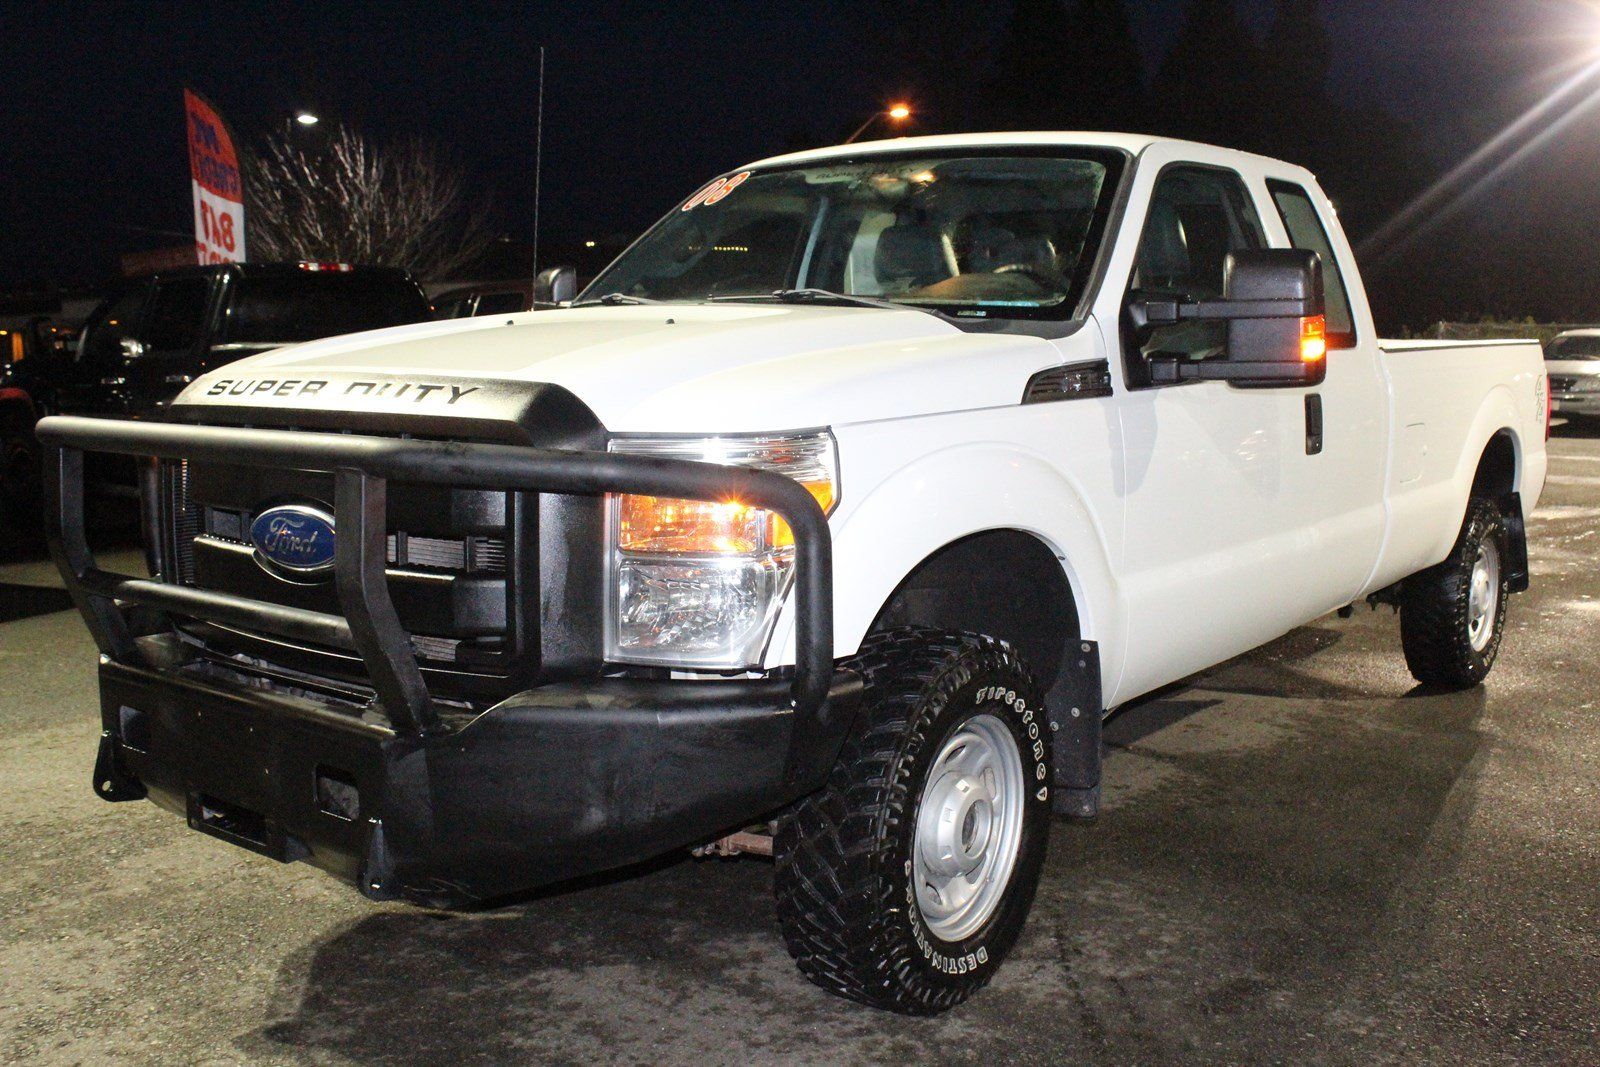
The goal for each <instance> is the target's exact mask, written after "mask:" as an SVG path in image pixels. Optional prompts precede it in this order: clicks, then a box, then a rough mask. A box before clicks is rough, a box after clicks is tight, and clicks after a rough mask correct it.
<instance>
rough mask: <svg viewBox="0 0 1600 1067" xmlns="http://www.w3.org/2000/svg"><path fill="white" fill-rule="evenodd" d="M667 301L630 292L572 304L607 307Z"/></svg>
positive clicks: (577, 306) (606, 295)
mask: <svg viewBox="0 0 1600 1067" xmlns="http://www.w3.org/2000/svg"><path fill="white" fill-rule="evenodd" d="M665 303H667V301H665V300H652V299H650V298H649V297H647V296H631V295H629V294H628V293H607V294H605V295H604V296H597V297H594V298H593V299H590V300H578V301H575V302H574V303H573V305H572V306H573V307H575V308H581V307H588V306H589V305H590V304H605V305H606V306H607V307H611V306H614V305H616V304H665Z"/></svg>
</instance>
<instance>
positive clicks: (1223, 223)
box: [1107, 145, 1384, 700]
mask: <svg viewBox="0 0 1600 1067" xmlns="http://www.w3.org/2000/svg"><path fill="white" fill-rule="evenodd" d="M1180 153H1181V154H1180ZM1203 156H1204V150H1200V149H1195V148H1194V147H1193V146H1175V145H1174V146H1169V145H1158V146H1156V147H1153V148H1151V149H1149V150H1147V151H1146V152H1145V153H1144V155H1143V156H1142V157H1141V159H1140V164H1139V166H1140V175H1139V178H1138V180H1137V181H1136V186H1135V189H1134V192H1133V197H1132V202H1131V203H1130V213H1129V218H1128V221H1127V222H1126V223H1125V224H1124V227H1125V232H1124V235H1123V236H1124V239H1130V238H1134V235H1137V237H1136V241H1137V243H1136V246H1135V250H1134V253H1133V255H1132V256H1131V257H1127V256H1122V257H1119V262H1120V263H1124V264H1126V273H1125V274H1122V275H1121V276H1120V279H1119V277H1118V276H1117V275H1116V274H1115V273H1113V274H1112V275H1110V276H1108V279H1107V285H1108V286H1112V285H1117V284H1118V283H1119V280H1120V281H1121V282H1122V289H1121V295H1120V297H1119V299H1120V300H1121V301H1123V303H1124V306H1125V302H1126V300H1127V299H1128V297H1129V296H1131V295H1134V294H1138V295H1141V296H1145V297H1151V296H1158V295H1160V296H1174V297H1178V298H1180V299H1184V300H1203V299H1213V298H1217V297H1220V296H1221V294H1222V280H1223V265H1224V260H1225V259H1226V256H1227V254H1228V253H1229V252H1232V251H1239V250H1242V249H1249V248H1260V247H1265V246H1267V245H1269V244H1275V245H1282V244H1284V243H1286V242H1285V239H1284V237H1283V232H1284V231H1283V227H1282V225H1281V224H1280V223H1279V222H1278V220H1277V219H1276V217H1269V216H1267V211H1268V210H1269V204H1268V202H1267V201H1265V199H1264V197H1263V196H1261V195H1258V194H1264V187H1263V186H1262V185H1261V176H1260V174H1251V175H1249V176H1247V175H1246V174H1245V173H1244V172H1243V171H1241V169H1239V168H1240V166H1241V165H1242V162H1243V161H1245V160H1247V159H1248V157H1241V156H1237V155H1235V154H1233V153H1226V152H1220V151H1219V152H1217V154H1216V158H1215V159H1205V158H1200V157H1203ZM1141 194H1142V195H1141ZM1118 313H1119V314H1118V318H1117V319H1115V320H1113V321H1117V322H1118V324H1119V325H1118V329H1117V342H1118V345H1119V347H1120V349H1121V353H1122V369H1123V372H1124V379H1125V386H1126V391H1127V399H1126V402H1125V403H1124V404H1123V405H1122V419H1123V442H1124V471H1123V474H1124V483H1125V490H1126V493H1127V511H1126V531H1125V535H1124V542H1123V543H1124V551H1123V560H1124V573H1125V584H1124V589H1125V594H1126V602H1127V609H1128V618H1129V630H1128V643H1127V659H1126V664H1125V667H1124V670H1123V676H1122V679H1121V682H1120V684H1119V685H1118V686H1117V688H1116V699H1118V700H1124V699H1129V698H1131V697H1133V696H1137V695H1139V694H1140V693H1144V692H1148V691H1149V690H1151V689H1154V688H1156V687H1158V686H1160V685H1163V684H1165V683H1167V682H1170V681H1173V680H1176V679H1178V678H1181V677H1183V676H1185V675H1187V674H1191V673H1193V672H1194V671H1196V670H1200V669H1202V668H1204V667H1207V666H1210V665H1212V664H1215V663H1219V662H1221V661H1223V660H1225V659H1228V658H1229V657H1231V656H1234V655H1237V654H1239V653H1241V652H1244V651H1247V650H1248V649H1251V648H1254V647H1256V646H1257V645H1260V644H1263V643H1265V642H1266V641H1269V640H1271V639H1273V638H1275V637H1277V636H1279V635H1281V634H1283V633H1285V632H1287V631H1288V630H1290V629H1292V628H1293V627H1295V626H1297V625H1300V624H1302V623H1304V622H1307V621H1309V620H1310V619H1313V618H1315V617H1316V616H1318V615H1320V614H1323V613H1324V612H1326V611H1329V610H1331V609H1332V608H1335V607H1338V606H1340V604H1341V603H1343V601H1342V600H1341V599H1340V598H1341V597H1342V596H1343V597H1347V596H1350V595H1353V594H1354V592H1355V591H1356V589H1357V588H1359V586H1360V584H1361V582H1362V581H1363V580H1364V579H1365V577H1366V575H1367V573H1368V572H1369V570H1370V567H1371V565H1372V562H1373V560H1374V559H1375V558H1376V554H1377V540H1376V539H1377V538H1378V537H1379V536H1381V531H1382V521H1381V516H1379V517H1374V518H1369V517H1368V516H1367V515H1366V514H1365V512H1366V511H1368V510H1369V509H1370V508H1371V507H1374V506H1381V489H1380V482H1379V481H1372V482H1370V483H1369V482H1367V481H1366V480H1365V477H1364V472H1365V471H1366V470H1367V469H1368V468H1371V469H1374V470H1376V471H1378V474H1379V479H1380V480H1381V465H1382V449H1383V441H1384V437H1383V432H1382V415H1383V412H1382V408H1381V403H1373V402H1372V401H1373V398H1372V397H1371V396H1369V395H1368V393H1369V392H1370V391H1369V390H1367V389H1365V388H1352V385H1353V382H1352V378H1361V379H1363V380H1365V379H1366V378H1367V377H1369V376H1370V368H1369V369H1368V370H1367V371H1362V370H1360V369H1359V368H1355V369H1354V370H1353V372H1352V369H1347V368H1345V367H1336V363H1338V362H1340V359H1341V353H1339V352H1333V353H1330V355H1329V359H1328V364H1329V368H1328V379H1327V381H1326V382H1325V383H1324V384H1323V385H1321V386H1316V387H1302V386H1295V387H1288V388H1242V387H1239V386H1235V385H1232V384H1229V383H1227V382H1222V381H1190V382H1184V383H1181V384H1175V385H1159V386H1158V385H1153V384H1151V381H1150V374H1149V369H1148V368H1149V362H1148V361H1149V359H1150V358H1151V357H1152V356H1154V355H1157V354H1160V355H1165V356H1177V357H1178V358H1180V359H1189V360H1204V359H1218V358H1221V357H1222V355H1223V353H1224V351H1225V347H1226V344H1227V326H1226V324H1225V323H1215V322H1209V323H1193V322H1190V323H1182V324H1179V325H1176V326H1168V327H1161V328H1158V329H1156V330H1155V331H1153V332H1151V333H1149V334H1146V335H1137V334H1135V332H1134V331H1133V329H1132V327H1131V326H1130V325H1129V324H1128V322H1127V319H1126V316H1123V315H1120V308H1119V309H1118ZM1372 382H1373V384H1374V385H1375V384H1376V381H1375V378H1374V379H1372ZM1346 394H1349V395H1348V396H1347V395H1346ZM1363 405H1370V406H1372V407H1373V408H1375V409H1376V410H1374V411H1373V412H1371V413H1370V414H1368V413H1365V412H1362V407H1363ZM1357 412H1362V413H1361V414H1357ZM1319 415H1320V434H1319V433H1318V432H1317V430H1318V418H1319ZM1372 417H1375V418H1376V420H1377V421H1375V422H1373V423H1372V425H1371V427H1370V433H1371V440H1370V441H1369V442H1366V443H1361V442H1357V441H1355V440H1353V437H1354V435H1355V431H1356V429H1357V425H1356V424H1357V423H1358V422H1359V421H1360V420H1361V419H1363V418H1372ZM1330 418H1331V419H1332V420H1334V421H1332V422H1330ZM1352 477H1355V478H1359V479H1360V485H1359V486H1358V487H1355V488H1352V487H1351V485H1350V484H1349V483H1348V482H1347V479H1351V478H1352Z"/></svg>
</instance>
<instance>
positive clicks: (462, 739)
mask: <svg viewBox="0 0 1600 1067" xmlns="http://www.w3.org/2000/svg"><path fill="white" fill-rule="evenodd" d="M858 686H859V682H858V680H857V679H856V678H855V677H854V676H852V675H848V674H843V673H841V674H840V675H839V676H838V677H837V679H836V683H835V686H834V691H833V694H832V699H833V700H834V701H835V702H836V703H838V704H840V705H848V704H851V703H853V702H854V700H855V699H856V697H857V695H858ZM100 694H101V715H102V724H103V727H104V734H103V737H102V751H101V757H100V767H99V768H98V769H97V775H96V783H97V786H104V787H106V788H105V789H103V790H102V792H104V793H109V794H110V795H111V796H113V797H116V796H117V791H118V788H119V786H120V788H121V789H123V790H126V792H124V793H123V794H122V795H123V796H134V795H139V794H141V793H144V792H146V791H147V792H148V796H149V797H150V799H151V800H153V801H155V802H156V803H157V804H159V805H161V806H162V807H164V808H168V809H170V810H172V811H174V812H177V813H179V814H182V815H184V816H186V817H187V819H188V821H189V825H190V826H191V827H192V828H193V829H196V830H200V831H202V832H204V833H209V834H212V835H214V836H217V837H221V838H223V839H225V840H228V841H231V842H233V843H234V844H237V845H241V846H243V847H245V848H248V849H251V850H253V851H255V852H260V853H262V854H264V855H267V856H270V857H272V858H274V859H278V860H282V861H285V862H288V861H293V860H307V861H309V862H311V863H313V864H315V865H316V866H318V867H321V868H323V869H324V870H327V871H329V872H331V873H333V874H336V875H338V876H339V877H341V878H344V879H346V880H348V881H352V882H354V883H355V884H356V885H357V886H359V887H360V889H361V891H362V892H363V893H365V894H367V895H368V896H371V897H374V898H379V899H387V898H393V897H400V898H403V899H406V900H410V901H413V902H416V903H421V904H428V905H432V906H457V905H463V904H469V903H473V902H477V901H482V900H487V899H492V898H494V897H498V896H502V895H505V894H507V893H512V892H515V891H518V890H523V889H528V888H532V887H535V886H540V885H545V884H548V883H551V882H557V881H562V880H566V879H570V878H575V877H579V876H582V875H586V874H592V873H594V872H597V871H602V870H607V869H610V868H614V867H620V866H625V865H627V864H631V863H636V862H639V861H642V860H647V859H650V858H652V857H654V856H658V855H661V854H663V853H665V852H668V851H670V850H672V849H674V848H679V847H682V846H685V845H690V844H697V843H700V842H702V841H705V840H708V839H710V838H711V837H713V836H715V835H717V834H719V833H722V832H725V831H728V830H731V829H735V828H737V827H739V826H742V825H747V824H748V823H749V822H751V821H752V820H753V819H755V818H758V817H759V816H761V815H763V814H765V813H768V812H771V811H773V810H774V809H776V808H779V807H781V806H782V805H784V804H786V803H788V802H790V801H792V800H794V799H796V798H797V797H799V796H801V795H803V794H804V793H806V792H809V791H810V790H811V789H813V788H815V786H816V784H817V783H818V782H819V781H820V776H821V775H823V774H826V772H827V766H826V763H825V762H824V760H830V761H831V752H832V751H836V750H837V745H836V744H833V745H829V744H826V743H824V744H822V745H820V746H819V745H816V744H815V743H812V744H808V745H806V746H803V748H802V747H797V745H796V742H797V740H798V739H797V738H796V736H795V713H794V709H793V708H792V707H791V705H790V700H789V687H788V685H787V683H783V682H770V681H754V682H702V683H695V682H648V681H635V680H624V679H606V680H600V681H596V682H593V683H586V684H572V683H567V684H561V685H552V686H548V687H544V688H540V689H533V690H529V691H528V692H525V693H522V694H519V695H517V696H515V697H512V698H511V699H509V700H506V701H504V702H503V703H501V704H499V705H497V706H495V707H494V708H491V709H490V710H488V711H486V712H484V713H483V714H481V715H479V716H477V717H476V718H475V719H473V720H472V721H471V722H470V723H469V724H467V725H466V726H465V727H463V728H462V729H460V730H457V731H454V732H452V733H450V734H448V735H443V736H437V737H427V738H424V737H417V736H403V735H398V734H396V733H395V731H393V730H392V729H390V728H388V727H387V726H383V725H379V724H374V723H370V722H365V721H363V720H362V719H360V718H358V717H356V716H352V715H349V714H346V713H344V712H341V711H334V710H330V709H328V708H325V707H322V706H320V705H318V704H316V703H314V702H312V701H309V700H302V699H297V698H293V697H284V696H279V695H276V694H271V693H264V692H258V691H254V690H250V689H243V688H239V687H236V686H231V685H226V684H219V683H218V682H217V681H215V680H211V679H207V678H205V677H202V676H196V675H192V674H189V673H186V672H185V671H184V670H182V669H178V670H172V669H166V670H162V669H152V668H141V667H131V666H126V665H123V664H119V663H105V664H103V665H102V666H101V669H100ZM802 752H809V753H818V754H825V755H823V756H822V758H820V759H811V760H807V759H804V758H802V759H798V760H797V759H796V758H795V757H796V755H797V754H800V753H802Z"/></svg>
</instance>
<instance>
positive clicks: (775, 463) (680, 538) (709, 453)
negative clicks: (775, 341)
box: [606, 431, 839, 670]
mask: <svg viewBox="0 0 1600 1067" xmlns="http://www.w3.org/2000/svg"><path fill="white" fill-rule="evenodd" d="M611 450H612V451H613V452H626V453H630V454H634V455H649V456H663V457H671V458H674V459H692V460H699V461H701V462H705V463H721V464H726V465H730V466H739V467H756V468H759V469H761V470H768V471H775V472H777V473H778V474H784V475H787V476H788V477H790V478H793V479H794V480H795V481H797V482H799V483H800V484H801V485H803V486H805V487H806V488H807V489H808V490H810V491H811V495H812V496H814V497H816V499H817V503H819V504H821V505H822V509H823V511H825V512H830V511H832V510H833V506H834V503H835V501H836V500H837V498H838V484H839V477H838V467H837V460H836V457H835V450H834V443H833V435H832V434H829V433H827V432H826V431H823V432H820V433H810V434H803V435H796V436H786V437H773V436H761V437H755V436H751V437H745V436H737V437H714V438H694V439H683V438H675V439H671V438H639V437H630V438H617V439H614V440H613V441H612V442H611ZM608 512H609V536H610V543H611V554H610V559H611V574H610V578H611V606H610V610H609V611H608V613H607V614H608V618H607V625H606V658H607V659H608V660H610V661H611V662H613V663H641V664H651V665H654V666H670V667H679V668H688V669H701V670H744V669H748V668H752V667H754V666H756V665H757V664H759V662H760V660H761V652H762V649H763V647H764V646H765V644H766V641H767V638H768V636H769V635H770V634H771V632H772V626H773V622H774V621H775V620H776V619H777V616H778V609H779V608H780V607H781V606H782V604H783V597H784V593H785V592H786V591H787V589H788V586H789V579H790V576H791V575H792V574H793V572H794V533H793V531H791V530H790V529H789V524H788V523H786V522H784V521H783V520H782V519H781V518H779V517H778V516H777V515H775V514H773V513H772V512H770V511H766V510H763V509H761V508H757V507H751V506H750V505H748V504H745V503H743V502H741V501H738V500H720V501H705V500H676V499H671V498H667V497H654V496H631V495H622V496H613V497H611V498H610V500H609V502H608Z"/></svg>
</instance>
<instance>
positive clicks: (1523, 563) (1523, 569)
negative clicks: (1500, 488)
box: [1499, 493, 1528, 593]
mask: <svg viewBox="0 0 1600 1067" xmlns="http://www.w3.org/2000/svg"><path fill="white" fill-rule="evenodd" d="M1499 505H1500V514H1501V515H1503V516H1505V524H1506V539H1507V540H1508V541H1509V542H1510V547H1511V558H1510V559H1508V560H1506V580H1507V583H1508V585H1509V588H1510V589H1511V591H1512V592H1513V593H1525V592H1527V591H1528V528H1527V525H1526V524H1525V523H1524V522H1523V521H1522V494H1521V493H1507V494H1506V495H1505V496H1503V497H1501V498H1500V500H1499Z"/></svg>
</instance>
